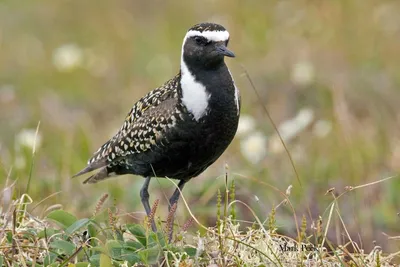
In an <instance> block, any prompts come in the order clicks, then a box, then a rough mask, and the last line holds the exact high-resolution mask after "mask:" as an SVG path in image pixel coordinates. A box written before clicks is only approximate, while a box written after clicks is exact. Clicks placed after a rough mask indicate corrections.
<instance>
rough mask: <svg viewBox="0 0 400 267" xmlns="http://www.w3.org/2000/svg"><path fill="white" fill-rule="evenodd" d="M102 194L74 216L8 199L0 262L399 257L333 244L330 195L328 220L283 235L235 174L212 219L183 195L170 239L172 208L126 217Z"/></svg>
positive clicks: (340, 261)
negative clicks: (238, 187)
mask: <svg viewBox="0 0 400 267" xmlns="http://www.w3.org/2000/svg"><path fill="white" fill-rule="evenodd" d="M226 185H228V183H226ZM289 197H290V189H289V190H287V192H286V198H285V200H284V201H283V202H282V203H281V204H280V205H289V206H290V205H291V203H290V200H289ZM108 201H109V199H108V194H104V195H103V196H102V197H101V198H100V199H99V201H98V203H97V205H96V207H95V209H94V211H93V215H92V216H91V217H89V218H77V217H76V216H75V215H74V214H71V213H69V212H68V211H65V210H63V209H61V205H53V206H51V207H48V208H47V210H46V211H45V213H44V215H43V216H42V217H36V216H34V215H33V213H34V211H35V209H36V208H37V207H38V205H40V202H39V203H36V204H35V203H34V202H33V200H32V199H31V198H30V197H29V195H27V194H24V195H22V196H21V197H19V198H17V199H15V200H13V201H12V203H11V204H10V205H9V207H8V209H7V210H4V209H1V210H0V212H1V213H0V227H1V232H0V248H1V250H0V265H2V266H77V267H78V266H101V267H108V266H150V265H152V266H393V264H394V262H395V261H396V260H397V261H398V260H399V257H400V251H399V252H397V253H392V254H390V255H388V254H385V253H383V252H382V250H381V248H380V247H378V246H376V247H375V248H374V249H373V250H372V251H370V252H365V251H363V250H362V249H360V248H359V247H358V245H357V243H355V242H351V241H350V242H348V243H347V244H346V245H345V246H335V245H334V244H332V243H331V242H330V241H329V239H328V238H327V236H326V233H327V229H328V228H329V227H330V223H331V218H332V215H334V214H335V213H337V212H338V211H339V209H338V206H337V202H335V201H334V202H332V204H331V206H330V208H329V213H328V216H327V217H328V220H327V222H326V223H323V222H322V221H323V220H322V217H320V219H319V220H318V221H316V222H312V225H311V226H310V225H308V224H309V222H307V220H306V217H303V220H302V222H301V223H300V225H299V227H298V237H297V239H293V238H290V237H288V236H284V235H281V234H279V228H278V227H277V225H276V220H275V216H276V210H275V209H273V210H272V211H271V213H270V215H269V217H268V218H267V219H266V220H265V221H261V220H260V218H258V217H257V216H255V214H254V212H253V211H252V209H251V208H250V207H249V206H248V205H247V204H246V203H244V202H242V201H239V200H236V199H235V184H234V181H232V182H231V183H230V186H226V190H225V192H224V193H223V194H221V192H220V191H218V193H217V207H216V215H217V221H216V224H215V226H212V227H205V226H203V225H201V224H200V222H199V221H198V220H197V219H196V218H195V217H194V216H193V214H192V213H191V211H190V209H189V207H188V205H187V203H186V201H185V199H183V200H182V202H183V203H181V208H185V207H186V208H187V209H188V211H189V213H190V214H191V215H192V217H191V218H190V219H189V220H188V221H187V222H186V223H185V224H184V225H183V226H175V227H174V235H173V239H172V241H171V242H169V241H168V236H169V233H170V232H171V229H172V225H171V222H172V212H173V211H174V208H173V209H171V213H170V214H169V215H168V217H167V219H166V221H162V220H161V219H160V218H158V217H156V214H157V212H156V211H157V207H158V200H156V201H155V203H154V204H153V209H152V213H151V216H154V218H147V217H146V218H145V220H144V221H143V222H142V223H141V224H131V223H126V222H124V219H123V216H121V215H120V214H119V212H118V208H117V207H116V206H114V205H111V206H110V205H107V202H108ZM236 205H244V206H245V207H246V208H248V209H249V211H250V212H252V213H253V215H254V222H251V224H249V222H246V221H241V220H239V219H238V218H237V214H236ZM280 205H278V206H277V207H276V208H279V206H280ZM107 206H108V207H107ZM175 207H176V206H175ZM338 215H339V217H340V214H338ZM152 219H155V220H156V222H157V225H158V229H159V231H158V232H157V233H154V232H152V231H151V228H150V223H149V221H150V220H152ZM193 224H195V225H196V227H195V228H197V229H198V230H203V231H202V234H200V231H197V232H196V231H188V229H189V227H191V226H192V225H193ZM344 228H345V227H344ZM308 229H311V230H308ZM349 240H351V238H350V237H349Z"/></svg>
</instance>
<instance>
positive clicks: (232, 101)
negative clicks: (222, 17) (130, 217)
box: [74, 23, 240, 231]
mask: <svg viewBox="0 0 400 267" xmlns="http://www.w3.org/2000/svg"><path fill="white" fill-rule="evenodd" d="M228 42H229V32H228V31H227V30H226V29H225V28H224V27H223V26H221V25H219V24H215V23H201V24H197V25H195V26H193V27H192V28H190V29H189V30H188V32H187V33H186V35H185V38H184V39H183V45H182V54H181V65H180V71H179V73H178V74H177V75H176V76H175V77H173V78H172V79H171V80H169V81H167V82H166V83H165V84H164V85H162V86H161V87H159V88H157V89H155V90H153V91H151V92H149V93H148V94H147V95H145V96H144V97H143V98H141V99H140V100H139V101H138V102H137V103H136V104H134V106H133V107H132V109H131V110H130V111H129V113H128V115H127V116H126V118H125V121H124V123H123V125H122V127H121V128H120V130H119V131H118V132H117V133H116V134H115V135H114V136H113V137H112V138H111V139H110V140H109V141H107V142H106V143H105V144H104V145H102V146H101V147H100V148H99V150H97V152H95V153H94V155H93V157H92V158H91V159H90V160H89V161H88V165H87V167H86V168H84V169H83V170H81V171H80V172H79V173H77V174H76V175H74V177H75V176H79V175H82V174H85V173H88V172H91V171H94V170H96V169H99V171H98V172H97V173H96V174H94V175H92V176H90V177H89V178H88V179H86V180H85V181H84V182H83V183H85V184H87V183H88V184H91V183H97V182H99V181H102V180H104V179H107V178H110V177H114V176H117V175H124V174H134V175H140V176H143V177H144V178H145V181H144V184H143V187H142V189H141V190H140V197H141V201H142V204H143V206H144V209H145V210H146V213H147V215H149V214H150V212H151V208H150V205H149V193H148V186H149V183H150V179H151V177H169V178H173V179H177V180H179V183H178V187H179V189H180V190H182V189H183V187H184V185H185V184H186V182H187V181H189V180H190V179H191V178H193V177H196V176H198V175H199V174H200V173H202V172H203V171H204V170H205V169H206V168H207V167H208V166H210V165H211V164H212V163H214V162H215V161H216V160H217V159H218V158H219V157H220V156H221V154H222V153H223V152H224V151H225V149H226V148H227V147H228V145H229V144H230V143H231V141H232V139H233V137H234V135H235V133H236V130H237V127H238V121H239V114H240V95H239V90H238V89H237V87H236V86H235V83H234V80H233V78H232V76H231V73H230V72H229V70H228V67H227V66H226V64H225V61H224V58H225V57H234V56H235V55H234V54H233V52H231V51H229V50H228V48H227V46H228ZM179 195H180V193H179V190H178V189H176V190H175V192H174V193H173V194H172V196H171V198H170V200H169V207H170V208H171V206H172V205H173V204H174V203H177V202H178V199H179ZM152 229H153V230H154V231H156V226H155V224H154V221H153V222H152Z"/></svg>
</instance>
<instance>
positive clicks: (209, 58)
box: [183, 35, 235, 69]
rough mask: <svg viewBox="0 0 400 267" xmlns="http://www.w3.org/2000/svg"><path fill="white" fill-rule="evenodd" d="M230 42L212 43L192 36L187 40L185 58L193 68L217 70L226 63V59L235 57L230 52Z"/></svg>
mask: <svg viewBox="0 0 400 267" xmlns="http://www.w3.org/2000/svg"><path fill="white" fill-rule="evenodd" d="M228 42H229V40H226V41H219V42H215V41H211V40H208V39H207V38H205V37H204V36H201V35H195V36H191V37H189V38H187V39H186V42H185V45H184V47H183V58H184V60H185V62H186V64H188V65H189V66H191V67H199V68H206V69H213V68H217V67H218V66H219V65H221V64H223V63H224V57H225V56H227V57H234V56H235V55H234V54H233V53H232V52H231V51H229V50H228V48H227V46H228Z"/></svg>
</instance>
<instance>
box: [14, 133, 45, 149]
mask: <svg viewBox="0 0 400 267" xmlns="http://www.w3.org/2000/svg"><path fill="white" fill-rule="evenodd" d="M41 143H42V136H41V135H40V133H38V134H37V136H36V130H35V129H23V130H22V131H21V132H19V133H18V135H17V136H16V137H15V149H16V150H19V149H20V148H21V147H26V148H28V149H30V150H32V151H33V150H34V149H38V148H39V147H40V145H41Z"/></svg>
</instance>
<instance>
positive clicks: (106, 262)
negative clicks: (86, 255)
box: [100, 254, 113, 267]
mask: <svg viewBox="0 0 400 267" xmlns="http://www.w3.org/2000/svg"><path fill="white" fill-rule="evenodd" d="M100 267H113V265H112V262H111V258H110V257H109V256H107V255H106V254H101V255H100Z"/></svg>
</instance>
